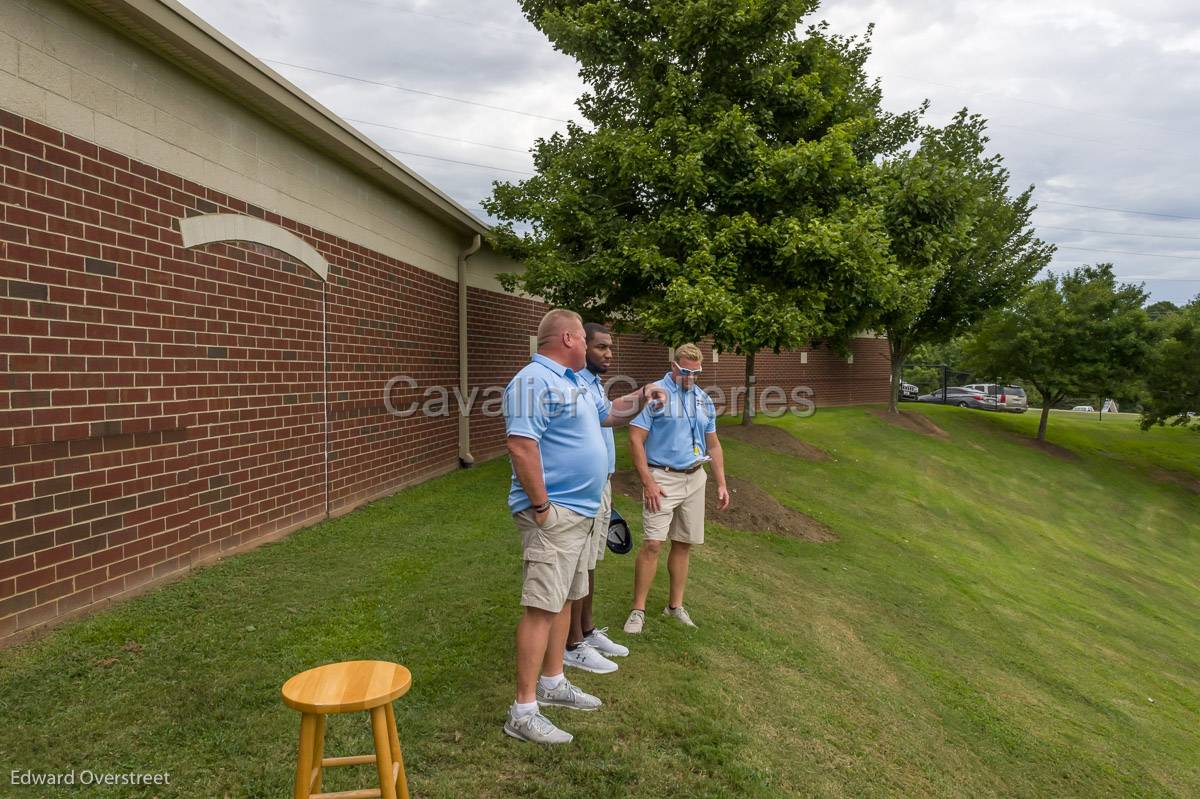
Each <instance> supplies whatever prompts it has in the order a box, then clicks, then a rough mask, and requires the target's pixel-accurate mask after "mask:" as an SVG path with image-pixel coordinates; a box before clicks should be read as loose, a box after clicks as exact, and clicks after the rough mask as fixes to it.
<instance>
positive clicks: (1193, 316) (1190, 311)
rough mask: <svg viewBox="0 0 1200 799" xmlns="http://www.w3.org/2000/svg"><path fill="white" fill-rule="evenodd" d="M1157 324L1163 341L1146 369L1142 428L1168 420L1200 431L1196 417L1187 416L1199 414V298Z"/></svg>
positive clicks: (1199, 424)
mask: <svg viewBox="0 0 1200 799" xmlns="http://www.w3.org/2000/svg"><path fill="white" fill-rule="evenodd" d="M1156 304H1161V303H1156ZM1151 307H1152V308H1153V307H1154V306H1151ZM1158 324H1159V325H1161V329H1162V341H1161V343H1160V345H1159V346H1158V348H1157V349H1156V350H1155V352H1154V356H1153V357H1152V358H1151V359H1150V361H1149V364H1148V367H1147V370H1146V394H1145V404H1144V406H1143V408H1142V429H1143V430H1149V429H1150V428H1151V427H1152V426H1154V425H1156V424H1157V425H1163V424H1166V423H1167V422H1168V421H1169V422H1170V423H1171V424H1172V425H1192V427H1193V429H1196V430H1200V423H1197V421H1196V417H1193V416H1189V415H1188V414H1191V413H1200V297H1197V298H1196V299H1195V300H1193V301H1192V303H1191V304H1190V305H1188V306H1186V307H1184V308H1182V309H1179V310H1178V311H1176V312H1175V313H1173V314H1170V315H1166V316H1163V317H1161V318H1160V322H1159V323H1158Z"/></svg>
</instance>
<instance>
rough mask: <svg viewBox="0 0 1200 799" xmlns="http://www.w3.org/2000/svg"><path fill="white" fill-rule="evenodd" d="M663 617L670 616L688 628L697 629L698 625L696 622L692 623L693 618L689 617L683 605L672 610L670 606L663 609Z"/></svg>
mask: <svg viewBox="0 0 1200 799" xmlns="http://www.w3.org/2000/svg"><path fill="white" fill-rule="evenodd" d="M663 615H664V616H670V617H671V618H673V619H675V620H676V621H678V622H679V623H681V624H683V625H684V626H687V627H695V626H696V623H695V622H694V621H692V617H691V616H689V615H688V612H687V611H686V610H684V609H683V605H680V606H679V607H677V608H672V607H671V606H670V605H668V606H667V607H665V608H663Z"/></svg>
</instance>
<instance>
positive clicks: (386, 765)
mask: <svg viewBox="0 0 1200 799" xmlns="http://www.w3.org/2000/svg"><path fill="white" fill-rule="evenodd" d="M371 731H372V732H373V733H374V734H375V766H376V768H377V769H378V771H379V796H380V799H396V783H395V782H394V781H393V780H392V742H391V740H390V739H389V736H388V731H387V713H386V711H384V709H383V707H373V708H371Z"/></svg>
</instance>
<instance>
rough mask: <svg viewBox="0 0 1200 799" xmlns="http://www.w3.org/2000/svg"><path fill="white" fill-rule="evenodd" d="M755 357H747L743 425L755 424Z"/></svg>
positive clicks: (751, 355)
mask: <svg viewBox="0 0 1200 799" xmlns="http://www.w3.org/2000/svg"><path fill="white" fill-rule="evenodd" d="M754 355H755V353H753V352H752V353H750V354H748V355H747V356H746V399H745V401H744V402H743V404H742V424H753V423H754Z"/></svg>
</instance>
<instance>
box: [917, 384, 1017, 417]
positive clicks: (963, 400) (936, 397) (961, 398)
mask: <svg viewBox="0 0 1200 799" xmlns="http://www.w3.org/2000/svg"><path fill="white" fill-rule="evenodd" d="M946 391H947V395H946V401H945V404H946V405H957V406H958V407H960V408H975V409H976V410H981V411H994V410H997V403H996V398H995V397H992V396H989V395H987V394H984V393H983V392H982V391H973V390H971V389H969V388H967V387H966V386H950V388H948V389H947V390H946ZM917 402H937V403H940V402H942V390H941V389H940V388H939V389H938V390H937V391H934V392H932V393H930V394H922V395H921V396H919V397H917Z"/></svg>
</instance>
